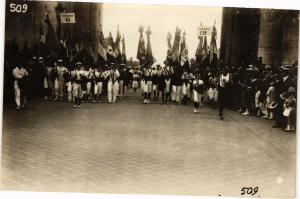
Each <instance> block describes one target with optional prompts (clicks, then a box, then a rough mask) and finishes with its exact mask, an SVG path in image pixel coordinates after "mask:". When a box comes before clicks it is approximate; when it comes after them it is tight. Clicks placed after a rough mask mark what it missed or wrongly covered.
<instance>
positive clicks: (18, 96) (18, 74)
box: [13, 66, 29, 109]
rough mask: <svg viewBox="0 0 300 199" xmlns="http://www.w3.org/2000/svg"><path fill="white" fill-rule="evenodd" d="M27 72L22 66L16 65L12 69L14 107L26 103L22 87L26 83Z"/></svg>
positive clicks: (18, 107)
mask: <svg viewBox="0 0 300 199" xmlns="http://www.w3.org/2000/svg"><path fill="white" fill-rule="evenodd" d="M28 75H29V74H28V72H27V70H26V69H25V68H23V67H22V66H18V67H16V68H15V69H14V70H13V76H14V78H15V81H14V90H15V102H16V108H17V109H20V107H22V108H23V107H25V104H26V95H25V93H24V87H25V84H26V77H27V76H28Z"/></svg>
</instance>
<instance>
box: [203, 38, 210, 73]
mask: <svg viewBox="0 0 300 199" xmlns="http://www.w3.org/2000/svg"><path fill="white" fill-rule="evenodd" d="M208 62H209V57H208V46H207V38H206V35H205V36H204V43H203V48H202V63H203V66H204V67H207V64H208Z"/></svg>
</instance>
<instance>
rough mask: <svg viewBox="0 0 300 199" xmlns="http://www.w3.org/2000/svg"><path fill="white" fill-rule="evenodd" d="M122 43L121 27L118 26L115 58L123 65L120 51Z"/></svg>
mask: <svg viewBox="0 0 300 199" xmlns="http://www.w3.org/2000/svg"><path fill="white" fill-rule="evenodd" d="M120 41H121V34H120V30H119V25H118V29H117V36H116V41H115V43H114V57H115V58H116V61H117V62H118V63H121V61H122V57H121V50H120Z"/></svg>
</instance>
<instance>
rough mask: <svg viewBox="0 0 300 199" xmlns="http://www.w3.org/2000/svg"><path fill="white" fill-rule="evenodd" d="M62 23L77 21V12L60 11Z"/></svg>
mask: <svg viewBox="0 0 300 199" xmlns="http://www.w3.org/2000/svg"><path fill="white" fill-rule="evenodd" d="M60 21H61V23H75V13H60Z"/></svg>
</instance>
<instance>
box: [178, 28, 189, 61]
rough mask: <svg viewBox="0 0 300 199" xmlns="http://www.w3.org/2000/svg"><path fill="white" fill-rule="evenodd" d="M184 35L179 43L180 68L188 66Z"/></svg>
mask: <svg viewBox="0 0 300 199" xmlns="http://www.w3.org/2000/svg"><path fill="white" fill-rule="evenodd" d="M185 35H186V33H185V32H183V34H182V38H181V43H180V64H181V66H184V67H188V66H189V53H188V48H187V45H186V42H185Z"/></svg>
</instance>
